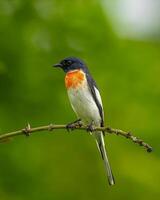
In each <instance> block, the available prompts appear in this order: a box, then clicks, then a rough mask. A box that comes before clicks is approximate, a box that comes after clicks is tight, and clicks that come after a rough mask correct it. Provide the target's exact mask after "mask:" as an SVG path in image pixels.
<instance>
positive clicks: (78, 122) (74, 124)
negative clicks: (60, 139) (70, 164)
mask: <svg viewBox="0 0 160 200" xmlns="http://www.w3.org/2000/svg"><path fill="white" fill-rule="evenodd" d="M81 126H82V122H81V119H78V120H76V121H75V122H72V123H69V124H67V125H66V129H67V131H68V132H69V131H70V130H71V131H73V130H74V129H75V128H77V127H81Z"/></svg>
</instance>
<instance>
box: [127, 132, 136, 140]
mask: <svg viewBox="0 0 160 200" xmlns="http://www.w3.org/2000/svg"><path fill="white" fill-rule="evenodd" d="M131 136H132V134H131V132H128V133H127V134H126V138H130V137H131ZM134 138H135V139H136V137H134ZM133 140H134V139H133Z"/></svg>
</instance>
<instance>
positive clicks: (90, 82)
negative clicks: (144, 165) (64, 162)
mask: <svg viewBox="0 0 160 200" xmlns="http://www.w3.org/2000/svg"><path fill="white" fill-rule="evenodd" d="M54 67H60V68H61V69H63V71H64V72H65V74H66V75H65V86H66V88H67V92H68V96H69V100H70V103H71V106H72V108H73V110H74V112H75V113H76V115H77V117H78V118H79V119H78V120H77V121H75V122H73V123H70V124H68V126H67V127H68V128H69V127H72V124H75V123H76V122H79V121H80V120H81V121H82V123H83V124H84V125H87V126H88V130H89V131H91V132H92V129H93V126H98V127H103V126H104V112H103V105H102V100H101V96H100V93H99V90H98V88H97V85H96V82H95V81H94V79H93V78H92V76H91V74H90V72H89V70H88V68H87V66H86V65H85V63H84V62H83V61H82V60H80V59H78V58H75V57H68V58H65V59H63V60H62V61H61V62H60V63H58V64H55V65H54ZM92 135H93V136H94V138H95V139H96V143H97V146H98V149H99V151H100V153H101V156H102V159H103V162H104V166H105V170H106V173H107V177H108V181H109V184H110V185H114V184H115V181H114V177H113V174H112V170H111V167H110V164H109V161H108V157H107V152H106V148H105V143H104V134H103V132H101V131H96V132H95V131H94V132H92Z"/></svg>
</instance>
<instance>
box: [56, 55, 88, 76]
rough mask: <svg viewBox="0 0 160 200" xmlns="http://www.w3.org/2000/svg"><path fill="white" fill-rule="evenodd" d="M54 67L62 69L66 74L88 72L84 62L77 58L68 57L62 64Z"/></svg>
mask: <svg viewBox="0 0 160 200" xmlns="http://www.w3.org/2000/svg"><path fill="white" fill-rule="evenodd" d="M53 66H54V67H60V68H62V69H63V71H64V72H66V73H67V72H69V71H72V70H76V69H82V70H84V71H85V70H86V66H85V64H84V62H83V61H82V60H80V59H79V58H75V57H68V58H65V59H63V60H62V61H60V63H58V64H55V65H53Z"/></svg>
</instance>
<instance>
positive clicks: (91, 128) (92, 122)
mask: <svg viewBox="0 0 160 200" xmlns="http://www.w3.org/2000/svg"><path fill="white" fill-rule="evenodd" d="M93 131H94V121H93V120H92V121H91V123H90V124H89V125H88V127H87V132H93Z"/></svg>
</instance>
